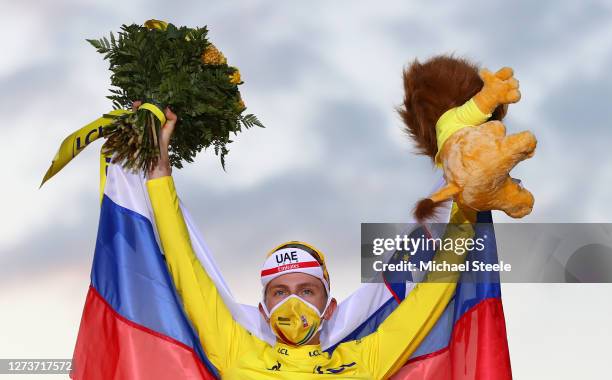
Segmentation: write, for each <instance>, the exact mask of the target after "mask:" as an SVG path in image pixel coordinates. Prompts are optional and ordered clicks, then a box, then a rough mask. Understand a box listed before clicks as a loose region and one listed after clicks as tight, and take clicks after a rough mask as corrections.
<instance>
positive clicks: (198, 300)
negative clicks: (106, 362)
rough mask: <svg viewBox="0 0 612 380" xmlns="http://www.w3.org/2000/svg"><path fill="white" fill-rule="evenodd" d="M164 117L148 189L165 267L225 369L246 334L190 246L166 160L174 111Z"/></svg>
mask: <svg viewBox="0 0 612 380" xmlns="http://www.w3.org/2000/svg"><path fill="white" fill-rule="evenodd" d="M166 117H167V120H168V121H167V123H166V124H165V125H164V127H163V128H162V130H161V131H160V150H161V158H160V160H159V161H158V164H157V166H156V167H155V168H153V169H152V170H151V171H149V173H148V181H147V190H148V192H149V198H150V199H151V205H152V207H153V212H154V215H155V223H156V225H157V231H158V233H159V238H160V241H161V245H162V248H163V251H164V255H165V257H166V265H167V266H168V269H169V271H170V274H171V276H172V280H173V281H174V285H175V287H176V289H177V292H178V294H179V296H180V298H181V300H182V301H183V308H184V310H185V312H186V313H187V316H188V317H189V319H190V320H191V322H192V324H193V326H194V327H195V329H196V331H197V333H198V335H199V337H200V341H201V342H202V347H203V348H204V351H205V353H206V355H207V357H208V359H209V360H210V361H211V362H212V364H213V365H214V366H215V367H216V368H217V369H218V370H219V371H220V372H221V373H223V372H224V370H225V368H227V367H228V366H229V363H230V361H231V360H233V358H235V357H236V356H237V350H238V347H239V344H240V341H241V340H242V338H243V337H244V336H245V334H247V332H246V330H245V329H244V328H243V327H242V326H240V325H239V324H238V323H237V322H236V321H235V320H234V319H233V317H232V315H231V313H230V311H229V309H228V308H227V307H226V305H225V303H224V301H223V298H222V297H221V295H220V294H219V292H218V290H217V288H216V287H215V284H214V282H213V281H212V279H211V278H210V277H209V276H208V274H207V273H206V271H205V269H204V268H203V267H202V265H201V263H200V261H199V260H198V258H197V257H196V255H195V253H194V251H193V248H192V246H191V240H190V238H189V232H188V230H187V226H186V224H185V221H184V219H183V214H182V212H181V208H180V206H179V199H178V196H177V193H176V190H175V187H174V181H173V179H172V177H171V176H170V174H171V169H170V165H169V161H168V143H169V141H170V136H171V134H172V131H173V129H174V125H175V123H176V115H174V114H173V113H172V112H171V111H169V110H166Z"/></svg>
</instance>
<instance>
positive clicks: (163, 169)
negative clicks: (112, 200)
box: [132, 100, 178, 179]
mask: <svg viewBox="0 0 612 380" xmlns="http://www.w3.org/2000/svg"><path fill="white" fill-rule="evenodd" d="M141 104H142V101H140V100H138V101H135V102H133V103H132V110H133V111H136V110H137V109H138V107H140V105H141ZM164 114H165V116H166V123H165V124H164V125H162V127H161V128H160V130H159V159H158V160H157V164H156V165H155V166H154V167H153V168H152V169H151V170H149V171H148V172H147V178H148V179H155V178H159V177H165V176H169V175H172V168H171V167H170V158H169V155H168V146H169V145H170V138H171V137H172V133H173V132H174V128H175V127H176V122H177V120H178V116H176V114H175V113H174V112H172V110H170V108H169V107H166V109H165V110H164Z"/></svg>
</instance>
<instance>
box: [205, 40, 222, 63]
mask: <svg viewBox="0 0 612 380" xmlns="http://www.w3.org/2000/svg"><path fill="white" fill-rule="evenodd" d="M202 62H204V64H205V65H224V64H226V63H227V59H226V58H225V56H224V55H223V53H221V52H220V51H219V50H218V49H217V48H216V47H215V45H213V44H210V45H208V46H207V47H206V49H205V50H204V53H202Z"/></svg>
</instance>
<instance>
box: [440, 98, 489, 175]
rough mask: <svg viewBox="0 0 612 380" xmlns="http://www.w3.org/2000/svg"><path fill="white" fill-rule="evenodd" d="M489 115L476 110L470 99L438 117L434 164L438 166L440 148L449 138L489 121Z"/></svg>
mask: <svg viewBox="0 0 612 380" xmlns="http://www.w3.org/2000/svg"><path fill="white" fill-rule="evenodd" d="M490 117H491V114H486V113H484V112H482V111H481V110H480V108H478V106H477V105H476V102H475V101H474V98H471V99H470V100H468V101H467V102H465V103H464V104H463V105H461V106H459V107H455V108H451V109H450V110H448V111H446V112H445V113H443V114H442V116H440V118H439V119H438V122H437V123H436V139H437V145H438V153H437V154H436V157H435V162H436V164H439V162H438V158H439V154H440V151H441V150H442V146H444V143H445V142H446V140H448V138H449V137H451V135H452V134H453V133H455V132H457V131H458V130H460V129H462V128H465V127H471V126H476V125H480V124H482V123H484V122H485V121H487V120H489V118H490Z"/></svg>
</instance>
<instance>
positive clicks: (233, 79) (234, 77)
mask: <svg viewBox="0 0 612 380" xmlns="http://www.w3.org/2000/svg"><path fill="white" fill-rule="evenodd" d="M229 79H230V83H231V84H239V83H240V82H242V78H240V71H238V69H236V71H234V72H233V73H232V74H231V75H230V76H229Z"/></svg>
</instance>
